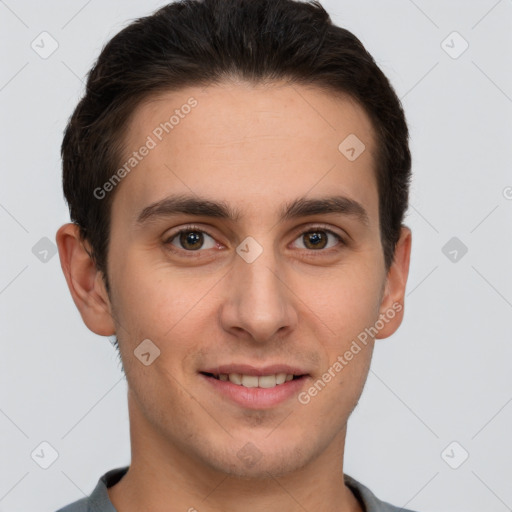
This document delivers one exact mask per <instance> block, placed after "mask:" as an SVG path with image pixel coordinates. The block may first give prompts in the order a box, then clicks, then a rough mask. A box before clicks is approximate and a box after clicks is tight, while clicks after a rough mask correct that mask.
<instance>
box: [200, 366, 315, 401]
mask: <svg viewBox="0 0 512 512" xmlns="http://www.w3.org/2000/svg"><path fill="white" fill-rule="evenodd" d="M199 375H200V376H201V378H202V379H203V380H204V382H205V383H206V384H207V386H208V389H209V392H213V393H214V396H216V397H220V398H221V399H222V400H228V401H229V402H231V403H234V404H235V405H237V406H239V407H242V408H244V409H253V410H264V409H270V408H273V407H276V406H278V405H281V404H283V403H284V402H286V401H287V400H291V399H292V398H293V397H296V396H297V395H298V393H300V391H301V390H302V389H303V388H304V386H305V385H306V383H307V381H308V380H309V379H310V378H311V376H310V374H309V373H306V372H305V371H304V370H302V369H299V368H292V367H290V366H287V365H273V366H267V367H265V368H255V367H254V366H250V365H225V366H219V367H216V368H208V369H206V370H203V371H199ZM215 399H216V398H215Z"/></svg>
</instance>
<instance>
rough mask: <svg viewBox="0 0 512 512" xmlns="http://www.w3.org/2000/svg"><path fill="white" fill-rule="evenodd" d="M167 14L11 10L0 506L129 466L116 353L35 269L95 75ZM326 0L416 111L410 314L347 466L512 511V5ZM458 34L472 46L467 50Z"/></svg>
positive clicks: (455, 502) (378, 366)
mask: <svg viewBox="0 0 512 512" xmlns="http://www.w3.org/2000/svg"><path fill="white" fill-rule="evenodd" d="M163 4H164V2H161V1H148V0H146V1H142V0H130V1H122V2H121V1H120V0H119V1H113V0H109V1H105V0H103V1H99V0H89V1H84V0H73V1H66V2H64V1H56V0H53V1H45V2H36V1H35V0H30V1H29V0H19V1H15V0H6V1H0V34H2V35H1V37H2V44H1V45H0V55H1V62H2V67H1V75H0V108H1V119H2V123H1V134H0V140H1V157H2V158H1V173H2V178H1V188H0V227H1V233H2V240H3V243H2V251H1V258H2V260H1V261H2V264H1V270H0V315H1V326H2V335H1V340H2V342H1V357H0V379H1V382H0V434H1V435H0V465H1V467H0V511H4V512H5V511H12V512H17V511H23V512H27V511H36V510H37V511H48V512H52V511H54V510H55V509H57V508H58V507H60V506H63V505H64V504H67V503H69V502H71V501H74V500H76V499H78V498H80V497H83V496H84V495H86V494H89V493H90V492H91V490H92V489H93V487H94V486H95V485H96V482H97V480H98V478H99V477H100V475H102V474H103V473H104V472H106V471H107V470H109V469H112V468H114V467H119V466H122V465H126V464H128V463H129V461H130V451H129V431H128V418H127V407H126V383H125V380H124V377H123V375H122V373H121V371H120V366H119V364H118V361H117V356H116V353H115V351H114V349H113V347H112V346H111V344H110V343H109V339H108V338H103V337H99V336H96V335H94V334H92V333H91V332H89V331H88V330H87V328H86V327H85V326H84V325H83V323H82V321H81V318H80V316H79V314H78V312H77V310H76V308H75V306H74V304H73V302H72V300H71V296H70V294H69V291H68V289H67V286H66V283H65V280H64V277H63V275H62V272H61V268H60V264H59V258H58V255H53V256H52V253H51V252H49V253H48V254H47V255H46V259H47V261H46V262H44V261H41V260H40V258H44V256H45V253H44V252H40V251H43V250H44V246H41V247H43V249H41V247H40V246H36V244H37V243H38V242H39V241H40V240H41V239H42V238H43V237H48V238H49V239H50V240H51V241H52V243H53V242H54V241H55V232H56V230H57V229H58V227H59V226H60V225H61V224H63V223H65V222H68V221H69V217H68V211H67V207H66V205H65V203H64V200H63V196H62V191H61V168H60V156H59V149H60V143H61V140H62V132H63V129H64V126H65V123H66V121H67V119H68V117H69V116H70V115H71V113H72V110H73V108H74V107H75V105H76V103H77V101H78V99H79V98H80V96H81V94H82V92H83V84H82V80H83V78H84V76H85V74H86V72H87V71H88V70H89V69H90V67H91V65H92V63H93V61H94V60H95V59H96V57H97V55H98V54H99V52H100V50H101V48H102V46H103V45H104V44H105V43H106V42H107V41H108V40H109V39H110V38H111V37H112V36H113V35H114V34H115V33H117V32H118V31H119V30H120V29H121V28H123V27H124V26H125V25H126V24H127V23H128V22H129V21H130V20H132V19H134V18H136V17H139V16H143V15H146V14H149V13H150V12H152V11H153V10H154V9H156V8H157V7H159V6H161V5H163ZM323 5H324V6H325V7H326V9H327V10H328V11H329V13H330V14H331V16H332V18H333V21H334V22H335V23H337V24H339V25H341V26H343V27H346V28H348V29H349V30H351V31H352V32H354V33H355V34H356V35H357V36H358V37H359V38H360V39H361V40H362V42H363V44H365V46H366V47H367V49H368V50H369V51H370V53H371V54H372V55H373V56H374V57H375V59H376V61H377V63H378V64H379V65H380V66H381V68H382V69H383V71H384V72H385V73H386V74H387V76H388V77H389V78H390V80H391V82H392V84H393V85H394V87H395V88H396V90H397V93H398V95H399V97H400V98H401V99H402V101H403V105H404V108H405V111H406V115H407V118H408V122H409V125H410V131H411V150H412V153H413V172H414V181H413V186H412V190H411V207H410V211H409V215H408V216H407V219H406V223H407V224H408V225H409V226H410V227H411V228H412V230H413V251H412V260H411V271H410V276H409V283H408V288H407V296H406V303H405V309H406V314H405V320H404V322H403V324H402V326H401V328H400V329H399V331H398V332H397V333H396V334H395V335H394V336H393V337H391V338H388V339H386V340H381V341H377V344H376V349H375V353H374V359H373V365H372V370H371V372H370V376H369V379H368V382H367V384H366V387H365V390H364V392H363V396H362V398H361V401H360V404H359V406H358V407H357V408H356V410H355V412H354V414H353V416H352V418H351V420H350V422H349V433H348V437H347V450H346V458H345V472H346V473H348V474H350V475H352V476H354V477H355V478H357V479H359V480H360V481H362V482H363V483H364V484H365V485H367V486H368V487H370V488H371V489H372V490H373V491H374V492H375V494H376V495H377V496H379V497H380V498H381V499H384V500H386V501H390V502H391V503H394V504H396V505H399V506H405V505H406V506H407V507H408V508H411V509H413V510H418V511H420V512H434V511H435V512H445V511H446V512H448V511H450V512H457V511H465V512H470V511H475V512H476V511H478V512H481V511H482V510H485V511H486V512H502V511H506V510H512V485H511V482H512V462H511V461H512V442H511V432H512V428H511V427H512V403H511V402H512V379H511V371H510V368H511V361H512V344H511V341H512V340H511V338H512V337H511V334H510V319H511V318H512V315H511V313H512V272H511V271H510V263H511V262H512V229H511V226H512V172H511V164H510V162H511V156H512V155H511V153H512V150H511V146H512V145H511V135H512V126H511V119H512V117H511V114H512V68H511V63H512V1H511V0H500V1H496V0H473V1H467V0H466V1H463V0H459V1H449V2H446V1H441V0H436V1H426V0H416V1H414V2H413V1H412V0H393V1H386V2H382V1H378V0H365V1H357V2H356V1H353V2H349V1H342V0H337V1H336V0H331V1H324V2H323ZM43 31H47V32H48V33H49V34H51V36H52V37H53V38H54V39H55V40H56V41H57V42H58V45H59V46H58V49H57V50H56V51H55V52H54V53H53V54H52V55H51V56H49V57H48V58H46V59H43V58H41V57H40V56H39V55H38V54H37V53H36V52H35V51H34V50H33V49H32V48H31V43H32V41H33V40H36V43H37V41H40V39H37V38H38V36H39V34H40V33H41V32H43ZM453 31H457V32H458V33H459V34H460V35H461V36H462V37H463V38H464V40H466V41H467V42H468V43H469V47H468V49H467V50H466V51H465V52H464V53H462V54H461V55H460V56H458V58H453V55H455V54H457V53H458V52H459V51H460V50H461V49H462V48H463V46H462V44H463V41H462V40H461V39H458V38H457V37H458V36H453V35H452V36H450V37H449V38H448V39H446V38H447V37H448V36H449V35H450V34H451V33H452V32H453ZM444 40H446V42H445V43H444V44H442V42H443V41H444ZM39 44H40V45H42V43H39ZM49 47H50V46H49V40H46V43H45V48H46V49H48V48H49ZM450 47H451V48H450ZM445 50H447V51H449V52H451V53H452V56H450V55H449V54H448V53H447V51H445ZM452 237H457V238H458V239H459V240H460V241H461V242H462V243H463V244H464V245H465V246H467V248H468V251H467V253H466V254H465V255H464V256H462V257H461V252H460V251H459V252H458V253H457V261H455V262H453V261H451V260H450V259H449V258H448V257H447V256H445V254H444V253H443V251H442V248H443V247H444V245H445V244H446V243H447V242H448V241H449V240H450V239H451V238H452ZM39 243H42V244H44V242H39ZM34 246H36V250H35V251H34V252H35V253H36V254H38V255H39V257H36V255H35V254H34V253H33V252H32V248H33V247H34ZM50 248H51V246H50ZM450 250H451V249H450ZM38 251H39V252H38ZM446 252H448V251H446ZM453 255H454V253H452V255H451V257H453ZM44 441H46V442H48V443H49V444H50V445H51V446H52V447H53V448H54V449H55V450H56V451H57V452H58V458H57V460H56V461H55V462H54V463H53V464H52V465H51V466H50V467H49V468H48V469H46V470H45V469H42V468H41V467H40V466H39V464H38V463H37V462H39V463H40V462H41V460H42V458H44V457H42V458H41V457H40V458H39V459H38V457H37V456H36V455H34V459H33V458H32V457H31V454H32V453H33V452H34V450H36V453H41V451H40V450H41V447H40V443H42V442H44ZM453 441H456V442H457V443H459V445H460V447H459V445H457V446H456V447H455V449H454V450H453V451H452V449H451V448H450V449H448V450H447V451H446V452H444V450H445V448H446V447H447V446H448V445H450V443H452V442H453ZM452 448H453V446H452ZM38 450H39V451H38ZM462 450H465V451H467V452H468V453H469V458H468V459H467V460H466V461H465V462H464V463H463V464H462V465H460V467H459V468H458V469H452V467H450V466H449V465H448V463H447V462H450V463H451V464H452V465H457V464H458V463H460V461H461V460H462V458H461V456H462V455H463V453H464V452H463V451H462ZM43 452H45V457H48V456H49V455H48V454H49V453H50V452H49V450H48V449H47V448H44V445H43ZM443 452H444V456H443V455H442V453H443ZM36 461H37V462H36Z"/></svg>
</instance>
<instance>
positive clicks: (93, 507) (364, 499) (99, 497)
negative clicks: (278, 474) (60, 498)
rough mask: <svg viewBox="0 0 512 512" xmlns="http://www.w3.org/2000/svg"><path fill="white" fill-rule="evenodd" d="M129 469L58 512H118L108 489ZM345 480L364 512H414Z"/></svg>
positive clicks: (113, 474)
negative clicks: (381, 499) (385, 500)
mask: <svg viewBox="0 0 512 512" xmlns="http://www.w3.org/2000/svg"><path fill="white" fill-rule="evenodd" d="M128 467H129V466H125V467H122V468H117V469H112V470H111V471H108V472H107V473H105V474H104V475H103V476H102V477H101V478H100V479H99V480H98V484H97V485H96V487H95V488H94V491H92V493H91V495H90V496H88V497H86V498H82V499H80V500H78V501H75V502H73V503H71V504H69V505H67V506H66V507H64V508H61V509H59V510H57V512H117V510H116V509H115V508H114V505H112V502H111V501H110V499H109V497H108V493H107V488H108V487H112V486H113V485H114V484H116V483H117V482H119V480H121V478H122V477H123V476H124V475H125V473H126V472H127V471H128ZM344 478H345V483H346V484H347V486H348V487H349V488H350V489H351V490H352V492H353V493H354V495H355V497H356V498H357V499H358V500H359V502H360V503H361V507H362V508H363V510H364V512H412V511H411V510H408V509H405V508H399V507H394V506H393V505H390V504H389V503H386V502H384V501H380V500H379V499H378V498H377V497H376V496H375V495H374V494H373V493H372V491H370V489H368V488H367V487H365V486H364V485H362V484H360V483H359V482H358V481H357V480H354V479H353V478H352V477H351V476H349V475H344Z"/></svg>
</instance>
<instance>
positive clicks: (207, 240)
mask: <svg viewBox="0 0 512 512" xmlns="http://www.w3.org/2000/svg"><path fill="white" fill-rule="evenodd" d="M166 243H169V244H171V245H173V246H175V247H178V249H182V250H185V251H198V250H199V249H212V248H214V247H215V240H214V239H213V238H212V237H211V236H210V235H208V234H207V233H205V232H204V231H200V230H197V229H182V230H181V231H178V233H176V234H175V235H174V236H172V237H171V238H169V239H168V240H167V242H166Z"/></svg>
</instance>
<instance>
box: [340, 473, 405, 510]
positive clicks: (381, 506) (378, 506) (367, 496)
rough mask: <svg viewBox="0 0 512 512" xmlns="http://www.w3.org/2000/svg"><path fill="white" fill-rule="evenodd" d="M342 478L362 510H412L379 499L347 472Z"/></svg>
mask: <svg viewBox="0 0 512 512" xmlns="http://www.w3.org/2000/svg"><path fill="white" fill-rule="evenodd" d="M344 480H345V484H346V485H347V487H349V489H350V490H351V491H352V492H353V493H354V495H355V496H356V498H357V499H358V500H359V501H360V502H361V503H362V505H363V507H364V508H363V510H364V512H414V511H412V510H409V509H406V508H402V507H396V506H394V505H391V503H388V502H386V501H382V500H380V499H379V498H377V496H375V494H373V492H372V491H371V490H370V489H368V487H366V486H364V485H363V484H362V483H360V482H358V481H357V480H356V479H355V478H352V477H351V476H349V475H347V474H345V475H344Z"/></svg>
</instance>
